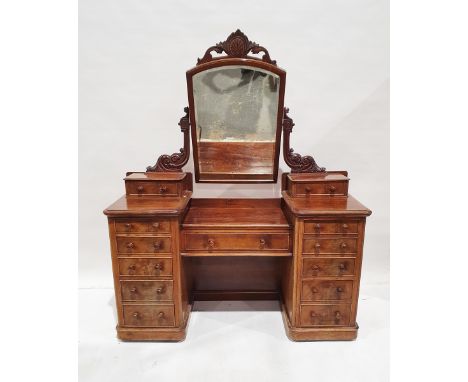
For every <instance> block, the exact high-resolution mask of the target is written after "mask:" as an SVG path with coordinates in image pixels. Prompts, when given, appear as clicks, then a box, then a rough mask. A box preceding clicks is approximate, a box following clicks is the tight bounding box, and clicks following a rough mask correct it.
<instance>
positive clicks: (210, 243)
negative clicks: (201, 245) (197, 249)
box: [208, 239, 214, 248]
mask: <svg viewBox="0 0 468 382" xmlns="http://www.w3.org/2000/svg"><path fill="white" fill-rule="evenodd" d="M208 247H210V248H213V247H214V240H213V239H208Z"/></svg>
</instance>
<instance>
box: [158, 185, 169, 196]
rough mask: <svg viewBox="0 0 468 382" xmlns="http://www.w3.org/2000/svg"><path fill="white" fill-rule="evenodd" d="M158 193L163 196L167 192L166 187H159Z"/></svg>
mask: <svg viewBox="0 0 468 382" xmlns="http://www.w3.org/2000/svg"><path fill="white" fill-rule="evenodd" d="M159 192H160V193H161V194H164V193H165V192H167V187H166V186H161V187H159Z"/></svg>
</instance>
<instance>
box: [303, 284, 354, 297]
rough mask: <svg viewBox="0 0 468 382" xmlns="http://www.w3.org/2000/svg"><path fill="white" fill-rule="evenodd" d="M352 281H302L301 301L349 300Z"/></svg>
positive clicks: (351, 291) (351, 293)
mask: <svg viewBox="0 0 468 382" xmlns="http://www.w3.org/2000/svg"><path fill="white" fill-rule="evenodd" d="M352 295H353V282H352V281H344V280H309V281H303V282H302V294H301V299H302V301H321V300H340V301H348V300H351V297H352Z"/></svg>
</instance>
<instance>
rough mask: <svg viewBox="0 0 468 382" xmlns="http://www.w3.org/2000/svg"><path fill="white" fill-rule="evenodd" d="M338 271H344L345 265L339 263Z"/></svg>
mask: <svg viewBox="0 0 468 382" xmlns="http://www.w3.org/2000/svg"><path fill="white" fill-rule="evenodd" d="M338 267H339V268H340V270H342V271H344V270H345V269H346V265H345V264H344V263H341V264H340V265H339V266H338Z"/></svg>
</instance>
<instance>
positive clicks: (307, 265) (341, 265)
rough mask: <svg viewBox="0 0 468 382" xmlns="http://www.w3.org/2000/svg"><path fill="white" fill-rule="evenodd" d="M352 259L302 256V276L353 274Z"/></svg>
mask: <svg viewBox="0 0 468 382" xmlns="http://www.w3.org/2000/svg"><path fill="white" fill-rule="evenodd" d="M353 275H354V259H350V258H346V259H345V258H339V259H317V258H310V257H308V258H304V259H303V260H302V277H304V278H307V277H320V276H335V277H340V276H353Z"/></svg>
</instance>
